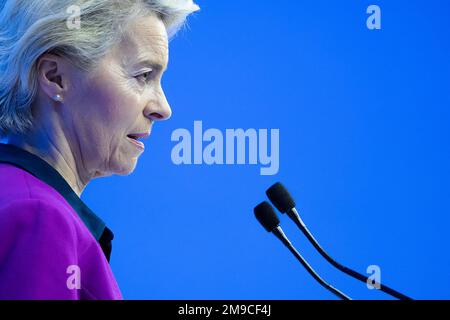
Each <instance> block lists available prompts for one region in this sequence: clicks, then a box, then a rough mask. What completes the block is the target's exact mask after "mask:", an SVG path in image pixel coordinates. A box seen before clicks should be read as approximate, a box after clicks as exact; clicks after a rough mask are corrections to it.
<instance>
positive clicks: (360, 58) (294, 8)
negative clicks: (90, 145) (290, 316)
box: [83, 0, 450, 299]
mask: <svg viewBox="0 0 450 320" xmlns="http://www.w3.org/2000/svg"><path fill="white" fill-rule="evenodd" d="M198 3H199V5H200V6H201V7H202V11H201V12H200V13H198V14H196V15H195V16H194V17H192V18H191V19H190V22H189V28H188V30H185V31H184V32H182V33H181V34H179V35H178V36H177V37H176V38H175V39H174V40H173V41H172V43H171V56H170V66H169V70H168V71H167V73H166V75H165V78H164V80H163V85H164V88H165V91H166V94H167V97H168V99H169V102H170V103H171V106H172V109H173V112H174V114H173V117H172V119H171V120H170V121H168V122H162V123H158V124H156V126H155V127H154V131H153V134H152V137H151V139H150V140H149V142H148V143H147V144H148V145H147V150H146V152H145V154H144V155H143V156H142V157H141V159H140V161H139V164H138V167H137V169H136V171H135V172H134V173H133V174H132V175H131V176H128V177H118V176H114V177H110V178H107V179H100V180H97V181H94V182H92V183H91V185H90V186H89V187H88V188H87V189H86V191H85V193H84V194H83V200H84V201H85V202H86V203H87V204H88V205H89V206H90V207H91V208H92V209H93V210H94V211H95V212H96V213H97V214H98V215H100V216H101V217H102V218H103V219H104V220H105V221H106V222H107V224H108V225H109V226H110V227H111V229H113V231H114V233H115V236H116V238H115V240H114V249H113V255H112V267H113V270H114V272H115V275H116V277H117V280H118V282H119V285H120V287H121V289H122V291H123V294H124V296H125V298H126V299H335V297H334V296H333V295H332V294H331V293H329V292H328V291H326V290H325V289H323V288H322V287H320V286H319V285H318V284H317V283H316V282H315V281H314V280H313V279H312V278H311V277H310V276H309V274H307V273H306V271H305V270H304V269H303V268H302V267H301V265H300V264H299V263H298V262H297V261H296V260H295V258H294V257H293V256H291V254H290V253H289V252H288V250H287V249H286V248H284V247H283V246H282V245H281V243H279V241H278V240H277V239H275V237H273V236H272V235H271V234H269V233H267V232H266V231H265V230H264V229H263V228H262V227H261V226H260V225H259V224H258V222H257V221H256V220H255V218H254V216H253V207H254V206H255V205H256V204H258V203H259V202H260V201H263V200H265V194H264V191H265V189H266V188H267V187H268V186H270V185H271V184H272V183H274V182H276V181H279V180H280V181H282V182H283V183H284V184H285V185H286V186H287V187H288V188H289V189H290V190H291V192H292V193H293V195H294V196H295V198H296V200H297V203H298V208H299V209H300V211H301V216H302V217H303V219H304V221H305V222H306V224H307V225H308V226H309V228H310V229H311V231H312V232H313V233H314V235H315V236H316V238H317V239H318V240H319V242H320V243H321V244H322V245H323V246H324V247H325V248H326V249H327V250H328V251H329V252H330V254H331V255H332V256H333V257H334V258H335V259H337V260H338V261H339V262H341V263H343V264H346V265H348V266H350V267H352V268H354V269H356V270H358V271H359V272H361V273H365V271H366V268H367V267H368V266H369V265H379V266H380V267H381V271H382V275H381V276H382V278H381V280H382V282H383V283H385V284H387V285H389V286H391V287H394V288H395V289H397V290H399V291H401V292H403V293H406V294H408V295H410V296H412V297H414V298H418V299H449V298H450V257H449V254H448V245H449V244H450V241H449V236H448V234H449V232H448V228H449V224H450V217H449V213H450V205H449V199H450V197H449V196H450V187H449V183H448V181H449V178H450V170H449V168H450V166H449V163H450V162H449V161H450V157H449V156H450V148H449V137H450V126H449V123H450V111H449V107H450V95H449V86H450V59H449V57H450V41H449V40H450V35H449V29H450V27H449V25H448V16H449V12H450V2H449V1H446V0H441V1H439V0H427V1H406V0H402V1H400V0H396V1H387V0H386V1H381V0H376V1H372V2H368V1H359V0H352V1H330V0H326V1H325V0H315V1H294V0H290V1H288V0H280V1H275V2H274V1H257V0H247V1H206V0H199V1H198ZM370 4H377V5H379V6H380V7H381V10H382V29H381V30H373V31H371V30H368V28H367V27H366V19H367V18H368V15H367V14H366V9H367V7H368V6H369V5H370ZM195 120H202V121H203V126H204V128H205V129H208V128H218V129H220V130H223V131H224V130H225V129H227V128H230V129H232V128H244V129H249V128H255V129H260V128H261V129H263V128H265V129H270V128H279V129H280V136H281V141H280V148H281V149H280V172H279V174H278V175H276V176H261V175H260V174H259V168H260V167H259V166H249V165H247V166H237V165H235V166H207V165H191V166H176V165H174V164H173V163H172V161H171V149H172V147H173V146H174V145H175V143H174V142H171V139H170V138H171V134H172V132H173V131H174V130H175V129H177V128H186V129H189V130H191V131H192V130H193V122H194V121H195ZM281 221H282V226H283V228H284V230H285V232H286V233H287V235H288V236H290V238H291V240H292V241H293V243H294V244H295V245H296V247H297V248H298V249H299V250H300V251H301V253H302V254H303V255H304V256H305V257H306V258H307V259H308V260H309V262H310V263H311V264H312V265H313V266H314V267H315V268H316V269H317V271H318V272H319V273H320V274H321V275H322V276H323V277H324V278H325V279H326V280H328V281H329V282H330V283H331V284H333V285H334V286H336V287H338V288H340V289H341V290H343V291H344V292H346V293H348V294H349V295H350V296H352V297H353V298H357V299H389V298H390V297H389V296H387V295H385V294H383V293H381V292H376V291H373V290H368V289H367V287H366V286H365V285H364V284H363V283H360V282H358V281H356V280H353V279H351V278H348V277H347V276H345V275H343V274H341V273H339V272H338V271H336V270H335V269H333V268H332V267H331V266H329V265H328V264H327V263H326V262H325V261H324V260H323V259H322V258H321V257H320V256H319V255H318V254H317V253H316V252H315V251H314V249H313V248H312V247H311V245H309V243H308V242H307V240H306V239H305V238H304V237H303V236H302V235H301V234H300V232H299V231H297V229H296V228H295V226H293V225H292V223H290V221H289V220H288V219H287V217H286V216H282V217H281Z"/></svg>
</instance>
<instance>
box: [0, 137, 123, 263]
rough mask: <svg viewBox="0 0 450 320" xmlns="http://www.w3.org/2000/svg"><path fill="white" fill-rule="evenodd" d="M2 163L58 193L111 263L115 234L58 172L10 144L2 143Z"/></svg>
mask: <svg viewBox="0 0 450 320" xmlns="http://www.w3.org/2000/svg"><path fill="white" fill-rule="evenodd" d="M0 162H4V163H9V164H12V165H14V166H16V167H19V168H21V169H23V170H25V171H27V172H29V173H30V174H32V175H33V176H35V177H36V178H38V179H39V180H41V181H43V182H45V183H46V184H48V185H49V186H51V187H53V188H54V189H55V190H56V191H58V192H59V194H61V196H63V197H64V199H66V201H67V202H68V203H69V204H70V206H71V207H72V208H73V209H74V210H75V211H76V212H77V214H78V216H79V217H80V218H81V220H82V221H83V222H84V224H85V225H86V227H87V228H88V229H89V231H90V232H91V233H92V235H93V236H94V238H95V239H96V240H97V241H98V242H99V244H100V246H101V247H102V250H103V252H104V254H105V256H106V259H107V260H108V261H109V259H110V256H111V250H112V243H111V241H112V239H113V238H114V234H113V233H112V232H111V230H109V229H108V228H107V227H106V225H105V223H104V222H103V221H102V220H101V219H100V218H99V217H97V216H96V215H95V213H94V212H93V211H92V210H91V209H89V208H88V206H87V205H86V204H85V203H84V202H83V201H82V200H81V199H80V197H78V195H77V194H76V193H75V192H74V191H73V190H72V188H71V187H70V186H69V184H68V183H67V182H66V180H64V178H63V177H62V176H61V175H60V174H59V172H58V171H56V170H55V169H54V168H53V167H52V166H50V165H49V164H48V163H47V162H46V161H44V160H43V159H41V158H39V157H38V156H36V155H34V154H32V153H30V152H28V151H25V150H23V149H20V148H18V147H16V146H13V145H9V144H2V143H0Z"/></svg>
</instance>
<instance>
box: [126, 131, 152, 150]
mask: <svg viewBox="0 0 450 320" xmlns="http://www.w3.org/2000/svg"><path fill="white" fill-rule="evenodd" d="M149 136H150V134H149V133H147V132H145V133H132V134H129V135H128V136H127V137H128V139H129V140H130V142H132V143H133V144H134V145H135V146H136V147H138V148H139V149H141V150H144V149H145V145H144V143H143V142H141V141H139V139H146V138H148V137H149Z"/></svg>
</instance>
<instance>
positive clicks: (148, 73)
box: [136, 70, 153, 83]
mask: <svg viewBox="0 0 450 320" xmlns="http://www.w3.org/2000/svg"><path fill="white" fill-rule="evenodd" d="M152 75H153V70H149V71H146V72H144V73H141V74H139V75H137V76H136V78H137V79H139V80H140V81H143V82H145V83H148V82H149V81H150V80H151V77H152Z"/></svg>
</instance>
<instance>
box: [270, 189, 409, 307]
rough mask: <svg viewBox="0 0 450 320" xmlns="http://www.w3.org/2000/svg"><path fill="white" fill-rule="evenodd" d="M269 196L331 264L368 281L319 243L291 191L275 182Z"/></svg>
mask: <svg viewBox="0 0 450 320" xmlns="http://www.w3.org/2000/svg"><path fill="white" fill-rule="evenodd" d="M266 194H267V196H268V197H269V199H270V201H271V202H272V203H273V205H274V206H275V207H276V208H277V209H278V210H279V211H280V212H281V213H286V214H287V215H288V217H289V218H291V220H292V221H294V223H295V224H296V225H297V226H298V228H299V229H300V230H301V231H302V232H303V234H304V235H305V236H306V237H307V238H308V240H309V241H310V242H311V244H312V245H313V246H314V248H316V250H317V251H319V253H320V254H321V255H322V257H324V258H325V259H326V260H327V261H328V262H329V263H330V264H331V265H333V266H334V267H335V268H337V269H338V270H340V271H342V272H344V273H345V274H347V275H349V276H351V277H353V278H355V279H357V280H360V281H361V282H364V283H367V280H368V278H367V277H366V276H364V275H362V274H360V273H358V272H356V271H354V270H352V269H350V268H347V267H346V266H343V265H341V264H340V263H338V262H337V261H336V260H334V259H333V258H332V257H331V256H330V255H329V254H328V253H327V252H326V251H325V250H324V249H323V248H322V247H321V246H320V244H319V243H318V241H317V240H316V239H315V238H314V236H313V235H312V234H311V232H310V231H309V230H308V228H307V227H306V225H305V224H304V222H303V221H302V219H301V218H300V216H299V214H298V211H297V209H296V208H295V201H294V199H293V198H292V196H291V194H290V193H289V191H288V190H287V189H286V188H285V187H284V186H283V185H282V184H281V183H279V182H277V183H275V184H274V185H273V186H271V187H270V188H269V189H267V191H266ZM374 286H375V287H376V288H379V289H380V290H381V291H383V292H385V293H387V294H389V295H391V296H393V297H395V298H397V299H400V300H412V298H410V297H408V296H406V295H404V294H402V293H400V292H398V291H396V290H394V289H392V288H390V287H388V286H386V285H384V284H381V283H377V282H375V283H374Z"/></svg>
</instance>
